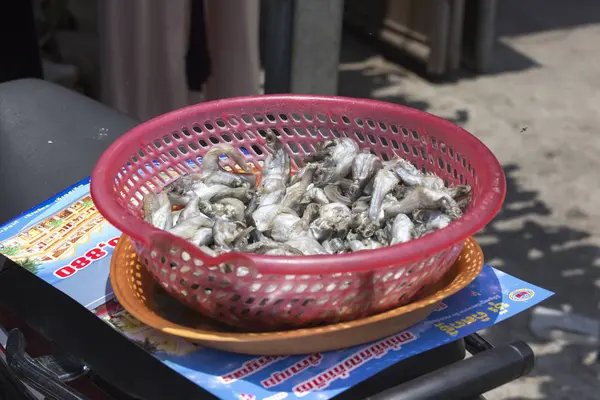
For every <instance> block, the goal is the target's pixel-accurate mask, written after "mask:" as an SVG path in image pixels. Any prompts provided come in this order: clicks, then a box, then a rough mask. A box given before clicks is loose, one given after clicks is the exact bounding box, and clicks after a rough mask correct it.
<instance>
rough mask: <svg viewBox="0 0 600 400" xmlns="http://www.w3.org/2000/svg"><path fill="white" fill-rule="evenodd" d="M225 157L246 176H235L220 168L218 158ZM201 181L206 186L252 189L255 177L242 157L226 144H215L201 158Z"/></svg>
mask: <svg viewBox="0 0 600 400" xmlns="http://www.w3.org/2000/svg"><path fill="white" fill-rule="evenodd" d="M222 155H226V156H227V157H229V158H231V159H232V160H233V161H235V162H236V163H237V165H239V166H240V168H241V169H243V170H244V171H245V172H247V174H236V173H233V172H229V171H226V170H225V169H223V168H222V167H221V164H220V157H221V156H222ZM202 168H203V171H202V173H201V174H202V181H203V182H204V183H207V184H220V185H225V186H229V187H240V186H245V187H254V184H255V183H256V177H255V176H254V174H252V171H251V170H250V167H249V166H248V164H247V163H246V158H245V157H244V155H243V154H242V153H241V152H240V151H239V150H238V149H236V148H235V147H233V146H231V145H228V144H223V143H221V144H216V145H214V146H212V147H211V148H210V150H209V151H208V152H206V154H205V155H204V157H203V158H202Z"/></svg>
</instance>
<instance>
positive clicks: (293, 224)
mask: <svg viewBox="0 0 600 400" xmlns="http://www.w3.org/2000/svg"><path fill="white" fill-rule="evenodd" d="M307 234H308V224H307V223H306V221H304V220H303V219H302V218H300V217H298V216H297V215H296V214H290V213H281V214H277V216H275V218H274V219H273V226H272V229H271V237H272V238H273V239H274V240H276V241H278V242H285V241H287V240H289V239H291V238H293V237H296V236H302V235H307Z"/></svg>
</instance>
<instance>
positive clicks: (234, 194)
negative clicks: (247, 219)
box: [210, 187, 254, 204]
mask: <svg viewBox="0 0 600 400" xmlns="http://www.w3.org/2000/svg"><path fill="white" fill-rule="evenodd" d="M253 196H254V191H253V190H251V189H248V188H245V187H235V188H229V187H227V188H224V189H223V190H221V191H219V192H218V193H217V194H215V195H214V196H213V197H211V198H210V201H215V202H216V201H219V200H222V199H226V198H228V197H230V198H233V199H238V200H240V201H241V202H242V203H244V204H248V203H249V202H250V200H251V199H252V197H253Z"/></svg>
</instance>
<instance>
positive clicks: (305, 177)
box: [281, 165, 317, 209]
mask: <svg viewBox="0 0 600 400" xmlns="http://www.w3.org/2000/svg"><path fill="white" fill-rule="evenodd" d="M316 168H317V167H316V165H310V166H307V167H304V168H303V169H302V176H301V177H300V179H297V180H296V182H295V183H293V184H292V185H291V186H289V187H288V188H287V189H286V191H285V196H284V197H283V200H282V201H281V206H282V207H284V208H291V209H295V208H296V207H298V205H300V203H301V202H302V198H303V197H304V195H305V194H306V190H307V189H308V187H309V185H311V182H312V179H313V176H314V173H315V170H316Z"/></svg>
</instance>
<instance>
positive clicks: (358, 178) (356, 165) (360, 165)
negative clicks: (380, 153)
mask: <svg viewBox="0 0 600 400" xmlns="http://www.w3.org/2000/svg"><path fill="white" fill-rule="evenodd" d="M382 166H383V165H382V163H381V160H380V159H379V157H377V156H376V155H375V154H372V153H371V152H370V151H369V150H362V151H360V152H359V153H358V154H357V155H356V157H355V158H354V161H353V163H352V179H353V182H352V185H351V186H350V188H349V190H348V197H350V199H352V200H356V199H358V197H360V195H361V193H362V191H363V189H364V187H365V186H366V184H367V183H368V181H369V179H371V178H372V177H373V176H375V174H376V173H377V171H379V170H380V169H381V168H382Z"/></svg>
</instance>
